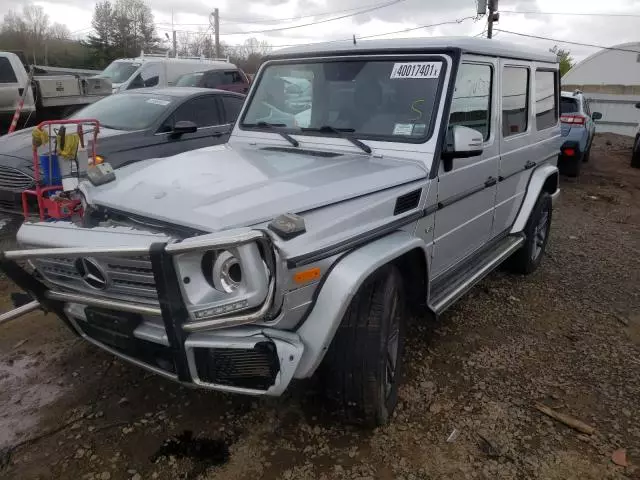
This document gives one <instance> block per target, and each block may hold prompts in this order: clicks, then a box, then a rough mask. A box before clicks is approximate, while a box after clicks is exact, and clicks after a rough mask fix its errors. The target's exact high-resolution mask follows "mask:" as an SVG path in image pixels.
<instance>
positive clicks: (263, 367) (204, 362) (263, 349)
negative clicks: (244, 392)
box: [194, 342, 280, 390]
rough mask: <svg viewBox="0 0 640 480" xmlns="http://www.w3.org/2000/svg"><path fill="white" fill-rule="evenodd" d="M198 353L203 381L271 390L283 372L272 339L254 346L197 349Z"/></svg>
mask: <svg viewBox="0 0 640 480" xmlns="http://www.w3.org/2000/svg"><path fill="white" fill-rule="evenodd" d="M194 356H195V361H196V368H197V370H198V377H199V378H200V380H201V381H203V382H207V383H212V384H216V385H225V386H229V387H240V388H251V389H254V390H268V389H269V387H271V386H272V385H273V384H274V383H275V380H276V376H277V375H278V372H279V371H280V365H279V362H278V352H277V351H276V347H275V345H274V344H273V343H272V342H260V343H257V344H256V345H255V347H253V348H252V349H239V348H195V349H194Z"/></svg>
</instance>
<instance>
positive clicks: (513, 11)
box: [500, 10, 640, 18]
mask: <svg viewBox="0 0 640 480" xmlns="http://www.w3.org/2000/svg"><path fill="white" fill-rule="evenodd" d="M500 13H511V14H513V13H519V14H523V15H524V14H526V15H571V16H576V17H631V18H640V14H638V13H574V12H534V11H527V12H524V11H523V12H521V11H518V10H500Z"/></svg>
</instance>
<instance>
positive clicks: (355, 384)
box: [321, 265, 405, 426]
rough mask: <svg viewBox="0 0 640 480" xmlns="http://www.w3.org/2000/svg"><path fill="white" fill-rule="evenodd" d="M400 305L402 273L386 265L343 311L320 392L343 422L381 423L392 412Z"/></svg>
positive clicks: (400, 342) (400, 343)
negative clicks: (321, 391)
mask: <svg viewBox="0 0 640 480" xmlns="http://www.w3.org/2000/svg"><path fill="white" fill-rule="evenodd" d="M404 310H405V297H404V290H403V288H402V277H401V276H400V273H399V271H398V269H397V268H396V267H395V266H392V265H388V266H385V267H383V268H381V269H380V270H378V271H377V272H375V273H374V274H373V275H372V276H371V277H370V278H369V279H368V280H367V281H366V282H365V284H364V285H362V287H360V289H359V290H358V292H357V293H356V295H355V296H354V298H353V300H352V301H351V304H350V305H349V308H348V309H347V311H346V312H345V314H344V317H343V318H342V323H341V324H340V326H339V327H338V330H337V332H336V335H335V337H334V338H333V341H332V343H331V345H330V347H329V350H328V351H327V354H326V356H325V358H324V360H323V363H322V366H321V376H322V380H323V382H324V387H325V394H326V395H327V397H328V399H329V400H330V401H332V402H335V403H337V406H338V408H339V409H340V410H341V411H342V413H344V415H345V417H346V420H347V421H348V422H351V423H358V424H363V425H367V426H377V425H384V424H386V423H387V422H388V421H389V419H390V418H391V416H392V415H393V410H394V409H395V407H396V404H397V402H398V384H399V382H400V379H401V376H402V366H403V365H402V357H403V350H404V341H405V325H404V323H405V322H404ZM394 334H395V335H394ZM394 339H397V341H396V342H394ZM393 357H395V358H393ZM394 363H395V366H394Z"/></svg>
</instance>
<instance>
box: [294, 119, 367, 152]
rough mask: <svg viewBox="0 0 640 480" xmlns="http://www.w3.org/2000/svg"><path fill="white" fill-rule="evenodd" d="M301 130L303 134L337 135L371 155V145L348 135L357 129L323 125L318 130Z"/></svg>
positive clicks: (306, 128) (307, 128)
mask: <svg viewBox="0 0 640 480" xmlns="http://www.w3.org/2000/svg"><path fill="white" fill-rule="evenodd" d="M300 130H302V131H303V132H320V133H322V132H328V133H335V134H336V135H338V136H339V137H340V138H344V139H345V140H348V141H350V142H351V143H353V144H354V145H355V146H356V147H358V148H359V149H360V150H362V151H363V152H365V153H371V147H370V146H369V145H367V144H366V143H363V142H361V141H360V140H358V139H357V138H356V137H354V136H353V135H348V133H350V132H355V129H353V128H336V127H332V126H331V125H323V126H321V127H318V128H309V127H305V128H301V129H300Z"/></svg>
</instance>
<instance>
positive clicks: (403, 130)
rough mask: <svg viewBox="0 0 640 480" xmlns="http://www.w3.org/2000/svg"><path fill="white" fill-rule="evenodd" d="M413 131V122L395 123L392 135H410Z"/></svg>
mask: <svg viewBox="0 0 640 480" xmlns="http://www.w3.org/2000/svg"><path fill="white" fill-rule="evenodd" d="M412 132H413V123H396V125H395V127H393V134H394V135H411V133H412Z"/></svg>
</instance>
